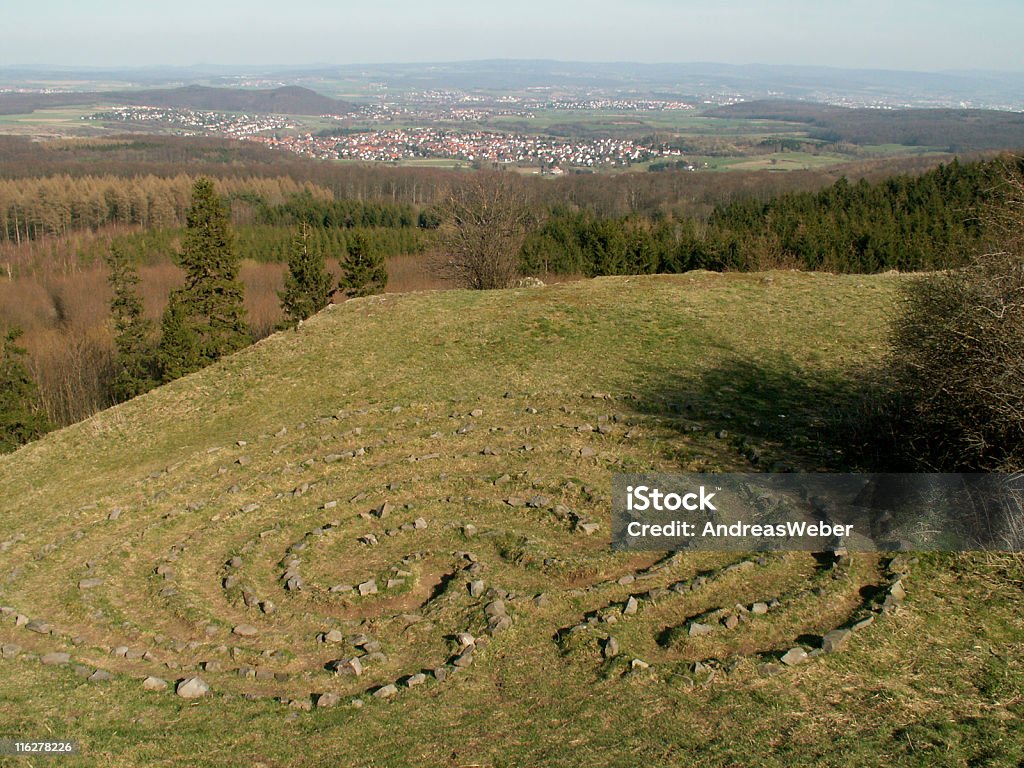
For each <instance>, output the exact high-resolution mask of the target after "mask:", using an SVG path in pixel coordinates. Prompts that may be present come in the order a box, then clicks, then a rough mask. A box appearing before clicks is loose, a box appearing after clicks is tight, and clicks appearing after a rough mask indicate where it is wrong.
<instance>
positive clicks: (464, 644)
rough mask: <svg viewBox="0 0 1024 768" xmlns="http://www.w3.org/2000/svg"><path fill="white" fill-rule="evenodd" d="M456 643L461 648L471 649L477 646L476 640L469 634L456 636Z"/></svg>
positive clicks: (461, 633)
mask: <svg viewBox="0 0 1024 768" xmlns="http://www.w3.org/2000/svg"><path fill="white" fill-rule="evenodd" d="M455 642H457V643H458V644H459V647H460V648H469V646H471V645H475V644H476V638H474V637H473V636H472V635H471V634H469V632H459V633H457V634H456V635H455Z"/></svg>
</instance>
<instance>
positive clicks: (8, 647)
mask: <svg viewBox="0 0 1024 768" xmlns="http://www.w3.org/2000/svg"><path fill="white" fill-rule="evenodd" d="M20 653H21V646H20V645H16V644H14V643H6V644H5V645H4V646H3V647H2V648H0V655H2V656H3V658H5V659H16V658H18V654H20Z"/></svg>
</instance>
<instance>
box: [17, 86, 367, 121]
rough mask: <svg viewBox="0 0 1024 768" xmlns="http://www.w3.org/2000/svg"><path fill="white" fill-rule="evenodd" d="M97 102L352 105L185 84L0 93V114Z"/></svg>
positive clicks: (289, 89)
mask: <svg viewBox="0 0 1024 768" xmlns="http://www.w3.org/2000/svg"><path fill="white" fill-rule="evenodd" d="M97 101H103V102H114V103H117V104H132V105H137V106H149V107H170V108H181V109H204V110H211V111H215V112H248V113H252V114H285V115H328V114H331V115H340V114H346V113H348V112H351V111H352V105H351V104H350V103H348V102H346V101H339V100H337V99H330V98H328V97H326V96H323V95H322V94H319V93H317V92H316V91H311V90H310V89H309V88H302V87H301V86H297V85H289V86H284V87H282V88H274V89H272V90H247V89H241V88H211V87H209V86H203V85H188V86H185V87H183V88H153V89H149V90H143V91H107V92H104V93H97V92H91V93H47V94H35V93H5V94H0V115H16V114H28V113H30V112H34V111H35V110H37V109H46V108H52V107H65V106H73V105H79V104H90V103H93V102H97Z"/></svg>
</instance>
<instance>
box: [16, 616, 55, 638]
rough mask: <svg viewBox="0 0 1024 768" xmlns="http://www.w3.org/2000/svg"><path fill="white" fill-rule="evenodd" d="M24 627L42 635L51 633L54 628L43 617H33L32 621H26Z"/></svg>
mask: <svg viewBox="0 0 1024 768" xmlns="http://www.w3.org/2000/svg"><path fill="white" fill-rule="evenodd" d="M15 623H17V622H15ZM24 627H25V629H27V630H28V631H29V632H38V633H39V634H40V635H48V634H50V632H52V631H53V628H52V627H50V625H49V624H47V623H46V622H45V621H43V620H42V619H32V620H31V621H26V622H24Z"/></svg>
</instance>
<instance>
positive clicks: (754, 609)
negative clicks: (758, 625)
mask: <svg viewBox="0 0 1024 768" xmlns="http://www.w3.org/2000/svg"><path fill="white" fill-rule="evenodd" d="M750 612H751V613H752V614H754V615H755V616H764V615H765V614H766V613H768V603H754V604H753V605H752V606H750Z"/></svg>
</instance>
